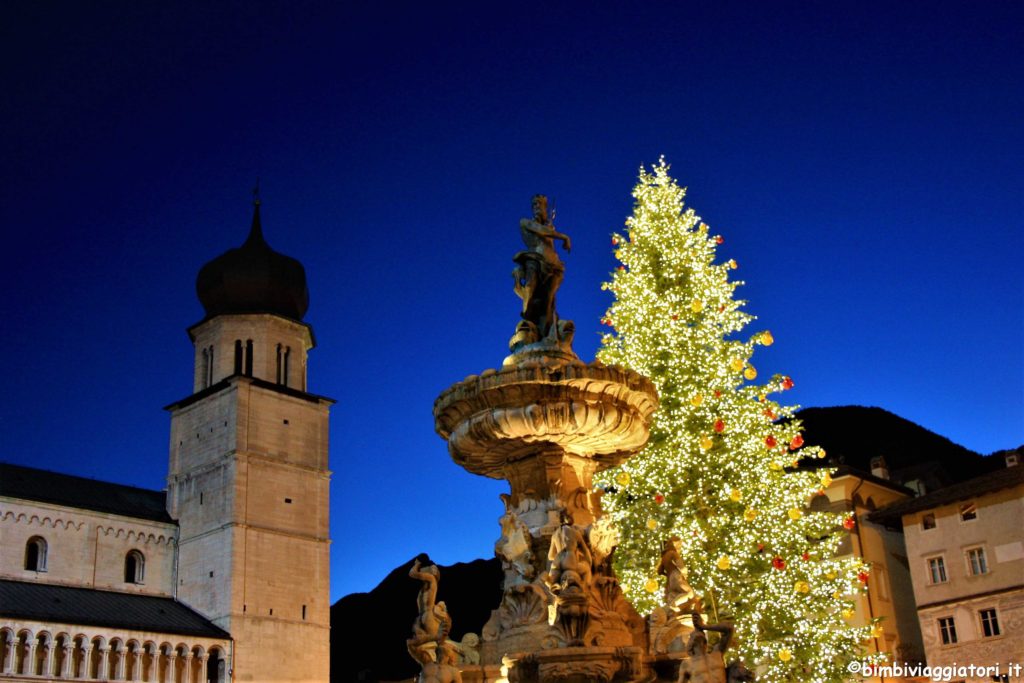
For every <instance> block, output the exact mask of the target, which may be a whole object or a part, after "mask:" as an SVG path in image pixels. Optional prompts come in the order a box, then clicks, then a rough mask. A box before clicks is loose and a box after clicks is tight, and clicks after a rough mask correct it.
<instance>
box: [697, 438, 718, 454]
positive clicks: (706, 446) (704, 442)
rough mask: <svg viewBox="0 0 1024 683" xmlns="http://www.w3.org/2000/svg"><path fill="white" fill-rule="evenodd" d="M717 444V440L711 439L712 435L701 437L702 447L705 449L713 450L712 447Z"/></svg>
mask: <svg viewBox="0 0 1024 683" xmlns="http://www.w3.org/2000/svg"><path fill="white" fill-rule="evenodd" d="M714 445H715V442H714V441H712V440H711V437H710V436H702V437H700V447H701V449H703V450H705V451H709V450H711V447H712V446H714Z"/></svg>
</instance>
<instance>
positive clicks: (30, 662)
mask: <svg viewBox="0 0 1024 683" xmlns="http://www.w3.org/2000/svg"><path fill="white" fill-rule="evenodd" d="M26 646H27V649H28V654H27V655H25V659H24V662H25V665H24V666H23V667H22V668H23V669H24V671H23V672H22V673H24V674H25V675H26V676H34V675H35V673H36V641H34V640H33V641H32V642H31V643H26Z"/></svg>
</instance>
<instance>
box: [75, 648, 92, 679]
mask: <svg viewBox="0 0 1024 683" xmlns="http://www.w3.org/2000/svg"><path fill="white" fill-rule="evenodd" d="M91 665H92V642H91V641H90V642H87V643H82V668H81V669H79V670H78V678H88V677H89V667H90V666H91Z"/></svg>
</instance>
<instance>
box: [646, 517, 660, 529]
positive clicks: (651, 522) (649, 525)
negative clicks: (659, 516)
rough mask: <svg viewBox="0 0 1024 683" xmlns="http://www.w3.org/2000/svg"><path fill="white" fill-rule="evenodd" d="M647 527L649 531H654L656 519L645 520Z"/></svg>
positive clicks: (656, 524)
mask: <svg viewBox="0 0 1024 683" xmlns="http://www.w3.org/2000/svg"><path fill="white" fill-rule="evenodd" d="M647 528H648V529H650V530H651V531H654V530H655V529H657V528H658V520H656V519H653V518H652V519H649V520H647Z"/></svg>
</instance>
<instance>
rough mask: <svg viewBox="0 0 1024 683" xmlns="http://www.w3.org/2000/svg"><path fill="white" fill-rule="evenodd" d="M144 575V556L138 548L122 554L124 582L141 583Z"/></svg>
mask: <svg viewBox="0 0 1024 683" xmlns="http://www.w3.org/2000/svg"><path fill="white" fill-rule="evenodd" d="M145 576H146V558H145V557H144V556H143V555H142V553H140V552H139V551H138V550H131V551H129V552H128V554H127V555H125V556H124V582H125V583H142V580H143V579H144V578H145Z"/></svg>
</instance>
